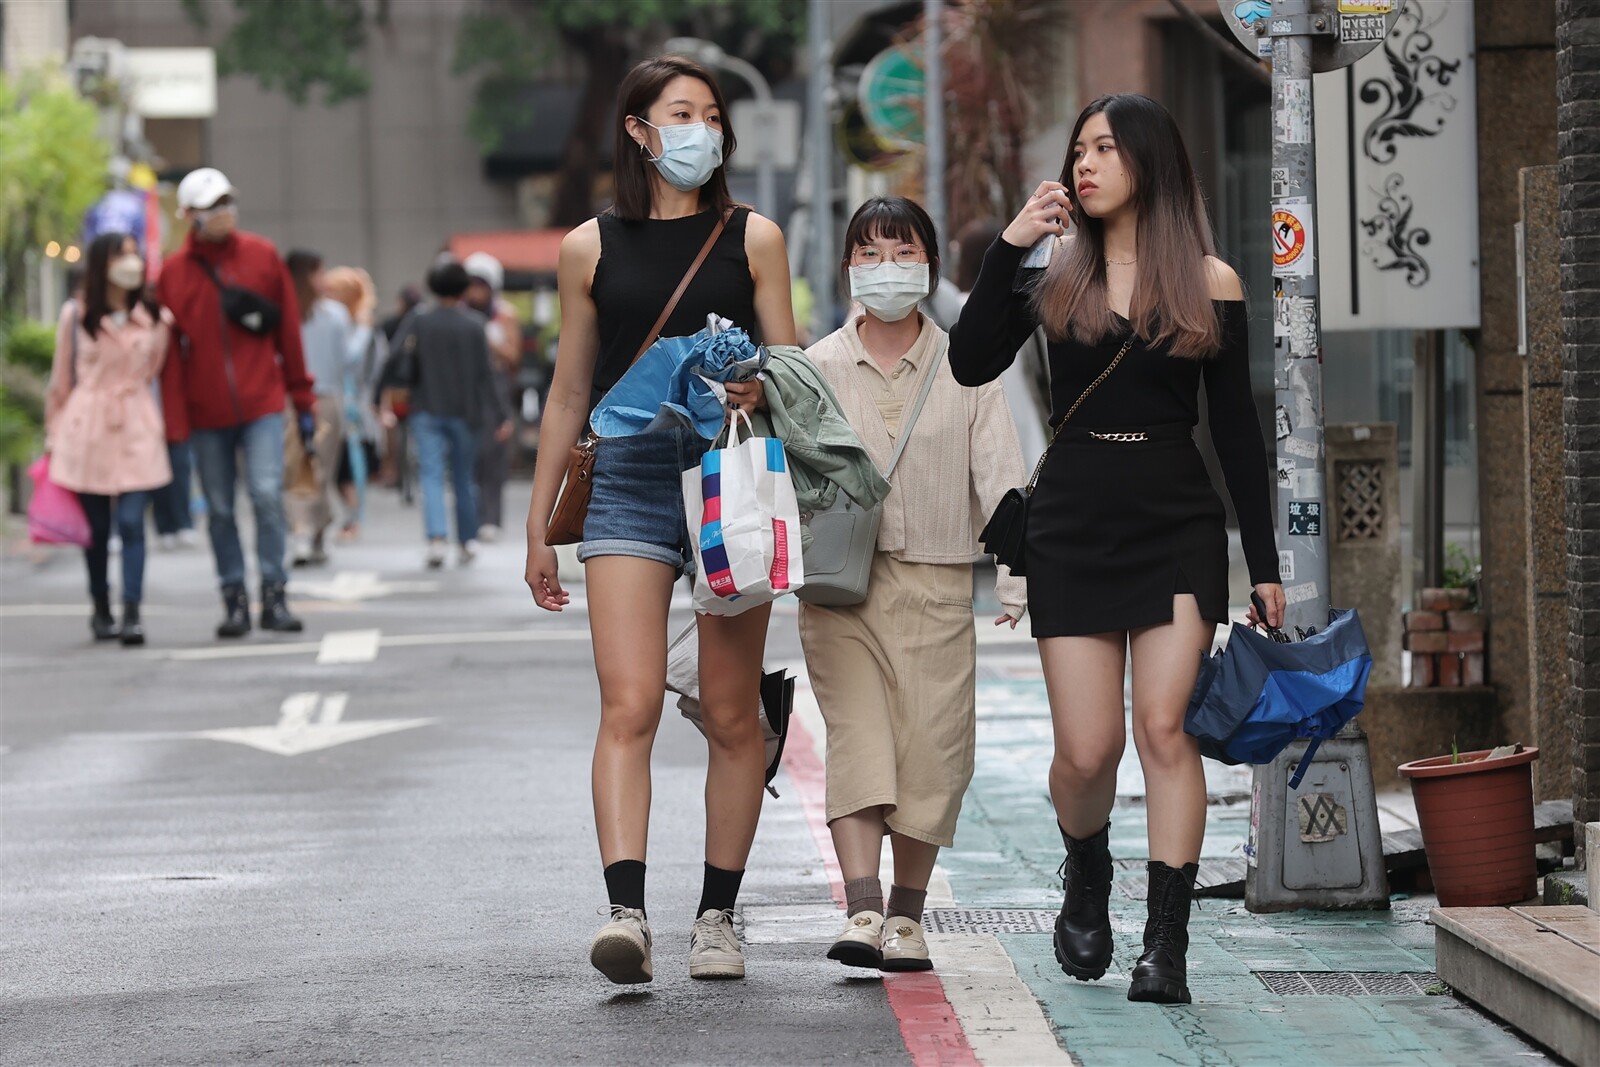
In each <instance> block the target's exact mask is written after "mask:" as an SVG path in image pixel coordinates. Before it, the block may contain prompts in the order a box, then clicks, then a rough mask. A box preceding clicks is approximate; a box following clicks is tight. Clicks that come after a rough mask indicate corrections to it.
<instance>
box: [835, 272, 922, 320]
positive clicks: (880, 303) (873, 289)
mask: <svg viewBox="0 0 1600 1067" xmlns="http://www.w3.org/2000/svg"><path fill="white" fill-rule="evenodd" d="M927 295H928V265H927V264H926V263H880V264H878V265H877V266H876V267H851V268H850V296H851V298H852V299H855V300H858V301H860V303H861V306H862V307H864V308H866V309H867V310H868V311H870V312H872V314H873V315H874V316H876V317H877V318H880V319H882V320H883V321H884V322H899V321H900V320H901V319H903V318H905V317H906V316H907V315H909V314H911V309H912V308H914V307H916V306H917V305H918V304H920V303H922V301H923V300H924V299H925V298H926V297H927Z"/></svg>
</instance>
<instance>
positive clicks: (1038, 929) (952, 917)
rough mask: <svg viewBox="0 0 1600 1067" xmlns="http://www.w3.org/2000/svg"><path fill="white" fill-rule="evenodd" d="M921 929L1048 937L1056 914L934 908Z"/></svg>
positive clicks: (1025, 909)
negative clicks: (1045, 935)
mask: <svg viewBox="0 0 1600 1067" xmlns="http://www.w3.org/2000/svg"><path fill="white" fill-rule="evenodd" d="M922 925H923V926H924V927H925V928H926V929H927V930H928V931H929V932H931V933H936V934H1048V933H1051V932H1052V931H1054V930H1055V927H1056V913H1055V912H1053V911H1034V910H1031V909H1027V908H931V909H929V910H928V911H927V912H925V913H923V916H922Z"/></svg>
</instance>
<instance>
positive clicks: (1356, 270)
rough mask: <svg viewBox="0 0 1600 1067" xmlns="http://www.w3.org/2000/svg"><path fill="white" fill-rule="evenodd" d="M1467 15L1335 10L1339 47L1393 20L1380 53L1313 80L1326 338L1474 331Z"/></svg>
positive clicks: (1464, 8) (1375, 6)
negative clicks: (1344, 38)
mask: <svg viewBox="0 0 1600 1067" xmlns="http://www.w3.org/2000/svg"><path fill="white" fill-rule="evenodd" d="M1473 6H1474V5H1472V4H1464V3H1458V2H1455V0H1407V2H1406V3H1405V4H1404V5H1403V7H1402V6H1401V5H1399V4H1392V3H1384V2H1379V0H1341V2H1340V4H1339V8H1338V11H1339V18H1340V31H1341V33H1346V34H1348V33H1354V32H1370V31H1369V30H1363V29H1361V28H1360V27H1361V25H1363V24H1359V23H1357V22H1355V21H1352V20H1359V19H1379V20H1381V19H1383V18H1385V17H1387V15H1388V12H1389V11H1391V10H1393V9H1394V8H1396V7H1401V14H1400V17H1399V21H1397V22H1396V23H1395V26H1394V29H1393V30H1392V31H1390V32H1389V33H1388V35H1387V36H1386V37H1385V38H1384V40H1383V43H1382V45H1381V46H1380V47H1378V48H1375V49H1373V50H1372V51H1371V52H1369V53H1368V54H1367V55H1366V56H1364V57H1362V58H1361V59H1360V60H1359V61H1357V62H1356V63H1355V65H1354V66H1352V67H1349V68H1347V69H1345V70H1337V71H1331V72H1329V73H1326V74H1318V75H1317V76H1316V77H1315V79H1314V81H1315V87H1314V93H1315V102H1316V116H1317V128H1316V139H1317V216H1318V218H1319V219H1320V220H1321V223H1322V235H1321V236H1322V243H1321V245H1320V246H1319V247H1318V248H1317V250H1316V251H1317V257H1318V262H1319V265H1320V268H1321V273H1320V283H1321V293H1322V327H1323V329H1325V330H1382V329H1448V328H1453V327H1459V328H1464V329H1470V328H1473V327H1476V326H1478V325H1479V323H1480V312H1479V306H1478V304H1479V288H1478V285H1479V282H1478V263H1479V252H1478V135H1477V128H1478V119H1477V71H1476V61H1475V59H1474V53H1473V25H1472V20H1473Z"/></svg>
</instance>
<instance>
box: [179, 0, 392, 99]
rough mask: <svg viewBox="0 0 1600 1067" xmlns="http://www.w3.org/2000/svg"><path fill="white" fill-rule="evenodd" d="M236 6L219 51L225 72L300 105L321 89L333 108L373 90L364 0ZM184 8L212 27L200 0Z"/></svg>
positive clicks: (267, 0)
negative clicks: (366, 63) (363, 55)
mask: <svg viewBox="0 0 1600 1067" xmlns="http://www.w3.org/2000/svg"><path fill="white" fill-rule="evenodd" d="M233 6H234V11H235V12H236V14H237V15H238V21H236V22H235V23H234V24H233V26H232V27H231V28H230V29H229V31H228V35H227V37H225V38H224V39H223V41H222V44H221V46H220V47H219V48H218V49H217V70H218V71H219V72H220V73H222V74H249V75H251V76H252V77H254V78H255V79H256V81H258V82H260V83H261V86H262V87H263V88H266V89H281V90H282V91H283V94H284V95H285V96H287V97H288V98H289V99H290V100H292V101H294V102H295V103H296V104H304V103H305V102H306V100H307V99H309V97H310V95H311V91H312V90H313V89H315V88H317V87H319V86H320V87H321V88H322V91H323V100H324V102H325V103H327V104H330V105H332V104H337V103H339V102H341V101H344V100H349V99H351V98H352V97H358V96H363V95H365V94H366V92H367V90H368V89H370V88H371V87H372V79H371V78H370V77H369V76H368V74H367V71H366V68H364V67H363V66H362V65H361V61H360V52H361V50H362V49H363V48H364V47H366V43H367V14H366V11H365V9H364V8H363V6H362V3H361V0H233ZM184 10H185V11H186V12H187V13H188V15H189V17H190V19H192V20H193V21H195V22H196V23H197V24H198V25H200V26H205V25H207V24H208V21H209V20H208V18H207V15H206V11H205V8H204V7H202V6H201V5H200V3H199V2H198V0H184ZM382 10H384V9H383V8H380V12H381V11H382Z"/></svg>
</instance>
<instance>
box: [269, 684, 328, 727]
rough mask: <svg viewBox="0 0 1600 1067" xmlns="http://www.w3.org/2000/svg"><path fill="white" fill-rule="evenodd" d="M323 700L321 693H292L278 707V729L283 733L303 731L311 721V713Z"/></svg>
mask: <svg viewBox="0 0 1600 1067" xmlns="http://www.w3.org/2000/svg"><path fill="white" fill-rule="evenodd" d="M321 698H322V694H321V693H291V694H290V695H289V696H287V697H285V698H284V700H283V703H282V704H280V705H279V706H278V729H279V731H281V732H283V733H289V732H290V731H293V730H303V729H305V727H306V724H307V723H308V722H310V721H311V713H312V712H313V711H316V710H317V701H318V700H320V699H321Z"/></svg>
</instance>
